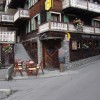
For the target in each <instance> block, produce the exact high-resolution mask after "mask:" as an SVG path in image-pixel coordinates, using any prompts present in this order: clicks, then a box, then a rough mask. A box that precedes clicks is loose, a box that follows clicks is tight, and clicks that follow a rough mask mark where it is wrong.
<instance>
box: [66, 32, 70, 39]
mask: <svg viewBox="0 0 100 100" xmlns="http://www.w3.org/2000/svg"><path fill="white" fill-rule="evenodd" d="M65 36H66V39H67V40H68V41H69V40H70V38H71V36H70V33H68V32H67V34H66V35H65Z"/></svg>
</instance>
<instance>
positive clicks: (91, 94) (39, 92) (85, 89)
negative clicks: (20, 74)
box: [0, 60, 100, 100]
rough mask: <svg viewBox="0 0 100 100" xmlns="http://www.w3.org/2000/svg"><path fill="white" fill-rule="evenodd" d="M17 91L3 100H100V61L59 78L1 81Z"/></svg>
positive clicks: (68, 72) (6, 87)
mask: <svg viewBox="0 0 100 100" xmlns="http://www.w3.org/2000/svg"><path fill="white" fill-rule="evenodd" d="M0 89H11V90H16V91H15V92H14V93H13V94H12V95H10V96H9V97H8V98H4V99H3V100H100V60H99V61H96V62H93V63H90V64H86V65H85V67H82V68H80V69H74V70H71V71H67V74H65V75H63V76H57V77H48V78H35V79H24V80H13V81H0Z"/></svg>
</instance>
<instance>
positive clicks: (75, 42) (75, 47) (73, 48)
mask: <svg viewBox="0 0 100 100" xmlns="http://www.w3.org/2000/svg"><path fill="white" fill-rule="evenodd" d="M72 50H77V41H72Z"/></svg>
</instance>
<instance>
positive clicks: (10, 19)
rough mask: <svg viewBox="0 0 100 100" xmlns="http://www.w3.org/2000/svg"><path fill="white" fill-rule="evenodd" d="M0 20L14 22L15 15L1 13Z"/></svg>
mask: <svg viewBox="0 0 100 100" xmlns="http://www.w3.org/2000/svg"><path fill="white" fill-rule="evenodd" d="M0 22H7V23H13V22H14V17H13V15H1V16H0Z"/></svg>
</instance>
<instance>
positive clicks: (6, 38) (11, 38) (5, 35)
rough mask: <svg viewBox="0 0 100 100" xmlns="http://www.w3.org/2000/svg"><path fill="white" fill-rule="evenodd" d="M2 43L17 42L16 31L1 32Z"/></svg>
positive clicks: (0, 41)
mask: <svg viewBox="0 0 100 100" xmlns="http://www.w3.org/2000/svg"><path fill="white" fill-rule="evenodd" d="M0 43H15V32H14V31H10V32H8V31H7V32H0Z"/></svg>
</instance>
